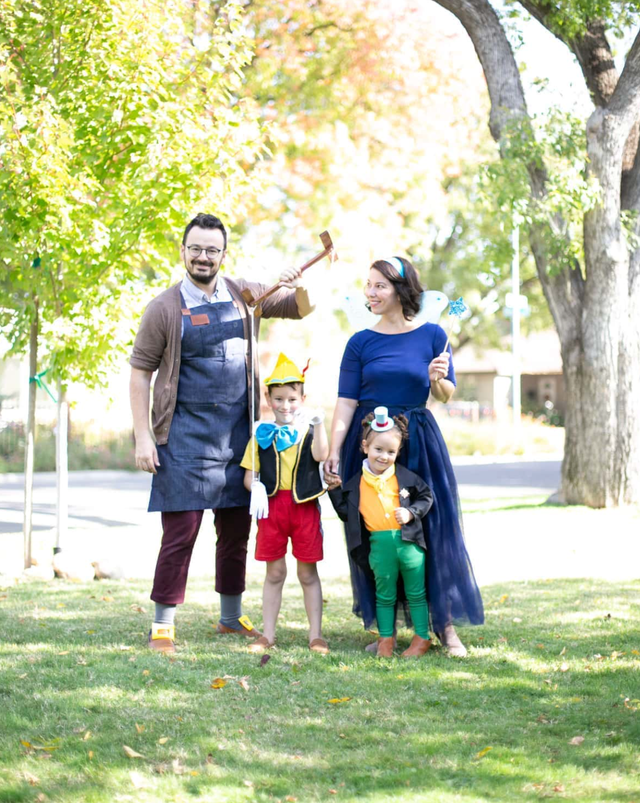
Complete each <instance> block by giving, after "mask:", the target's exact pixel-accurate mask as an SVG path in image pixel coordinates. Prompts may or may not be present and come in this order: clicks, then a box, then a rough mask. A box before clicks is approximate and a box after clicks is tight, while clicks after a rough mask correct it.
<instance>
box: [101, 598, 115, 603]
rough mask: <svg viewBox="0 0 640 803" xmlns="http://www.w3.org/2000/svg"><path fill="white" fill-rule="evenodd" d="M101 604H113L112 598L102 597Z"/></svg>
mask: <svg viewBox="0 0 640 803" xmlns="http://www.w3.org/2000/svg"><path fill="white" fill-rule="evenodd" d="M102 601H103V602H113V597H102Z"/></svg>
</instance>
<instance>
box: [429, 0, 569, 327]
mask: <svg viewBox="0 0 640 803" xmlns="http://www.w3.org/2000/svg"><path fill="white" fill-rule="evenodd" d="M435 1H436V2H437V3H438V5H440V6H442V7H443V8H446V9H447V10H448V11H451V13H452V14H454V15H455V16H456V17H457V18H458V20H459V21H460V22H461V23H462V25H463V26H464V28H465V30H466V31H467V33H468V34H469V37H470V38H471V41H472V42H473V46H474V48H475V50H476V53H477V54H478V58H479V59H480V63H481V65H482V69H483V71H484V75H485V79H486V81H487V87H488V90H489V98H490V100H491V113H490V119H489V128H490V130H491V134H492V136H493V138H494V139H495V140H496V142H498V146H499V148H500V153H501V154H502V155H504V146H505V142H504V141H503V139H502V138H503V135H504V133H505V130H506V129H507V127H508V125H509V124H512V123H516V124H521V125H524V126H525V127H528V128H529V130H531V125H530V122H531V121H530V118H529V114H528V112H527V106H526V101H525V97H524V90H523V88H522V82H521V81H520V73H519V70H518V65H517V63H516V60H515V57H514V55H513V51H512V50H511V45H510V44H509V41H508V39H507V36H506V34H505V31H504V28H503V27H502V24H501V22H500V20H499V18H498V16H497V14H496V12H495V11H494V9H493V8H492V7H491V5H490V4H489V2H488V1H487V0H435ZM531 136H533V134H531ZM527 171H528V174H529V183H530V186H531V194H532V196H533V198H534V200H540V199H542V198H544V196H545V194H546V170H545V167H544V165H542V164H540V162H539V161H538V160H535V161H534V160H531V161H530V162H529V163H528V164H527ZM549 226H550V227H553V228H555V229H556V230H562V228H563V222H562V221H561V220H558V219H556V220H552V221H550V222H549ZM529 240H530V245H531V250H532V252H533V255H534V258H535V261H536V268H537V271H538V276H539V277H540V283H541V285H542V289H543V292H544V295H545V298H546V299H547V303H548V304H549V308H550V309H551V314H552V315H553V319H554V321H555V324H556V327H557V329H558V331H559V332H561V333H563V332H564V333H568V332H569V331H570V330H573V329H575V328H576V327H578V326H579V325H580V298H581V296H582V293H583V285H584V280H583V278H582V274H581V273H580V271H579V270H578V269H576V267H575V266H572V265H565V266H563V267H562V269H561V270H560V271H559V272H555V273H554V275H550V273H549V267H550V264H549V256H548V253H547V248H546V245H545V236H544V232H543V230H542V227H541V226H540V225H534V226H532V227H531V232H530V238H529Z"/></svg>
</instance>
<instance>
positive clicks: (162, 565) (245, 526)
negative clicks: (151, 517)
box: [151, 507, 251, 605]
mask: <svg viewBox="0 0 640 803" xmlns="http://www.w3.org/2000/svg"><path fill="white" fill-rule="evenodd" d="M203 513H204V511H203V510H185V511H180V512H176V513H163V514H162V531H163V533H162V544H161V545H160V554H159V555H158V562H157V564H156V574H155V578H154V580H153V590H152V592H151V599H152V600H153V601H154V602H160V603H162V604H163V605H180V604H181V603H183V602H184V592H185V589H186V587H187V576H188V574H189V564H190V562H191V553H192V552H193V547H194V545H195V543H196V538H197V537H198V531H199V530H200V524H201V522H202V514H203ZM213 513H214V522H215V527H216V534H217V536H218V538H217V540H216V591H217V592H218V593H219V594H229V595H234V594H242V592H243V591H244V588H245V574H246V568H247V543H248V541H249V530H250V528H251V516H250V515H249V508H248V507H226V508H218V509H217V510H214V512H213Z"/></svg>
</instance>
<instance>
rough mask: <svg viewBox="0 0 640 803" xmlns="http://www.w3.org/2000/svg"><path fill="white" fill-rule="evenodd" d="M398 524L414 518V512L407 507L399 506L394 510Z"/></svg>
mask: <svg viewBox="0 0 640 803" xmlns="http://www.w3.org/2000/svg"><path fill="white" fill-rule="evenodd" d="M393 512H394V513H395V516H396V521H397V522H398V524H408V523H409V522H410V521H412V520H413V513H412V512H411V511H410V510H407V508H406V507H397V508H396V509H395V510H394V511H393Z"/></svg>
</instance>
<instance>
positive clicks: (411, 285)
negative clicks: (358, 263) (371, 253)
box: [371, 257, 422, 321]
mask: <svg viewBox="0 0 640 803" xmlns="http://www.w3.org/2000/svg"><path fill="white" fill-rule="evenodd" d="M394 259H397V260H398V261H399V262H401V263H402V267H403V268H404V276H400V274H399V273H398V271H397V270H396V269H395V268H394V267H393V265H392V264H391V263H390V262H387V261H386V260H384V259H377V260H376V261H375V262H374V263H373V265H371V267H372V268H375V269H376V270H377V271H379V272H380V273H381V274H382V275H383V276H384V277H385V279H387V280H388V281H390V282H391V284H392V285H393V288H394V290H395V291H396V293H397V294H398V298H399V299H400V303H401V304H402V314H403V315H404V317H405V319H406V320H407V321H410V320H411V319H412V318H415V317H416V315H417V314H418V313H419V312H420V302H421V300H422V285H421V284H420V279H419V278H418V271H417V270H416V269H415V268H414V267H413V265H412V264H411V262H409V260H408V259H403V258H402V257H394Z"/></svg>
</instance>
